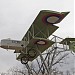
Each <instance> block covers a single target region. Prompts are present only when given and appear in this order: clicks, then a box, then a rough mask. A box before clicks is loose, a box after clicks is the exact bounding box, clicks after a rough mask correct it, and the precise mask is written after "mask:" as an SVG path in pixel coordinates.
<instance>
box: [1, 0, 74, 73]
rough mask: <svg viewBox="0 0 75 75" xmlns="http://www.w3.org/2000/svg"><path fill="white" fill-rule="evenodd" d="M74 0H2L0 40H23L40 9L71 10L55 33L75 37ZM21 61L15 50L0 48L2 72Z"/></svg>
mask: <svg viewBox="0 0 75 75" xmlns="http://www.w3.org/2000/svg"><path fill="white" fill-rule="evenodd" d="M73 1H74V0H0V40H1V39H5V38H6V39H7V38H11V39H16V40H21V39H22V37H23V36H24V34H25V33H26V31H27V30H28V28H29V27H30V25H31V24H32V22H33V21H34V19H35V17H36V16H37V14H38V13H39V11H40V10H54V11H59V12H62V11H63V12H66V11H70V13H69V14H68V15H67V17H66V18H65V19H64V20H63V21H62V22H61V23H60V24H58V25H57V26H59V29H58V30H57V31H56V32H55V33H54V34H55V35H58V36H60V37H62V38H65V37H74V2H73ZM17 63H20V62H18V61H16V56H15V54H14V53H13V52H10V51H6V50H4V49H2V48H0V72H6V71H7V70H8V69H9V68H10V67H12V66H14V65H16V64H17Z"/></svg>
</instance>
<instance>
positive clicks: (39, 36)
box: [0, 10, 69, 64]
mask: <svg viewBox="0 0 75 75" xmlns="http://www.w3.org/2000/svg"><path fill="white" fill-rule="evenodd" d="M68 13H69V12H56V11H50V10H42V11H40V13H39V14H38V16H37V17H36V19H35V20H34V22H33V23H32V25H31V26H30V28H29V29H28V31H27V32H26V34H25V35H24V37H23V38H22V40H20V41H19V40H10V39H3V40H1V46H0V47H1V48H4V49H9V50H15V51H14V53H19V56H18V57H17V60H20V61H21V63H22V64H26V63H28V61H32V60H34V59H35V58H36V57H37V56H39V55H40V53H39V52H38V51H40V52H41V53H42V52H44V51H45V50H46V49H48V48H49V47H50V46H52V45H53V44H54V43H55V42H54V41H52V40H49V39H48V37H49V36H50V35H52V34H53V33H54V32H55V31H56V30H57V29H58V28H59V27H58V26H56V25H54V24H58V23H60V22H61V21H62V20H63V19H64V18H65V17H66V15H67V14H68Z"/></svg>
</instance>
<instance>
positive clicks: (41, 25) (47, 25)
mask: <svg viewBox="0 0 75 75" xmlns="http://www.w3.org/2000/svg"><path fill="white" fill-rule="evenodd" d="M68 13H69V12H61V13H60V12H56V11H48V10H42V11H40V13H39V14H38V16H37V17H36V19H35V20H34V22H33V23H32V25H31V26H30V28H29V30H28V31H27V33H26V34H25V36H24V37H23V39H22V40H23V41H24V40H27V41H29V40H31V39H32V38H34V37H40V38H48V37H49V36H50V35H51V34H52V33H53V32H55V31H56V30H57V29H58V28H59V27H58V26H55V25H53V24H57V23H59V22H60V21H62V19H63V18H64V17H65V16H66V15H67V14H68Z"/></svg>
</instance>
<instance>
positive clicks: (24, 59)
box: [21, 56, 29, 64]
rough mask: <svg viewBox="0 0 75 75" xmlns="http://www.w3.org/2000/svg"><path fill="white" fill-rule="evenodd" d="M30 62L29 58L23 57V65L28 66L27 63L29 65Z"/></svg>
mask: <svg viewBox="0 0 75 75" xmlns="http://www.w3.org/2000/svg"><path fill="white" fill-rule="evenodd" d="M28 60H29V58H28V57H25V56H23V57H22V58H21V63H22V64H27V63H28Z"/></svg>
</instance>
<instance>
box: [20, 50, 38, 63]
mask: <svg viewBox="0 0 75 75" xmlns="http://www.w3.org/2000/svg"><path fill="white" fill-rule="evenodd" d="M36 56H37V51H36V50H35V49H29V50H28V51H27V54H24V53H23V56H22V57H21V63H22V64H27V63H28V61H30V60H31V59H33V58H35V57H36Z"/></svg>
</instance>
